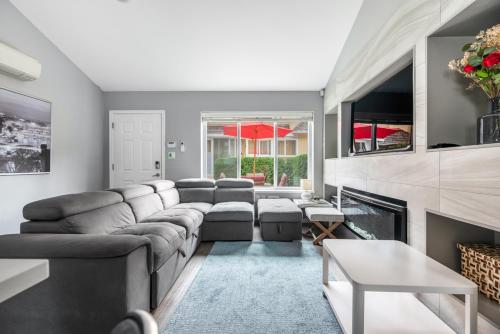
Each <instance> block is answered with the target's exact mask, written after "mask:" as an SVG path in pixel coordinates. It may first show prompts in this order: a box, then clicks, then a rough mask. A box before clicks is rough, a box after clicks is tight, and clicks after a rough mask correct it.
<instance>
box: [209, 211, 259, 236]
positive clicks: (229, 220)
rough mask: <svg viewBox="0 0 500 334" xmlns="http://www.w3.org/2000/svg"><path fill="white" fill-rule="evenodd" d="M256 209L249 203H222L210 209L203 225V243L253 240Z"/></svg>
mask: <svg viewBox="0 0 500 334" xmlns="http://www.w3.org/2000/svg"><path fill="white" fill-rule="evenodd" d="M253 221H254V207H253V204H250V203H247V202H222V203H217V204H215V205H214V206H212V207H211V208H210V211H208V213H207V214H206V215H205V221H204V222H203V224H202V225H201V237H202V240H203V241H215V240H219V241H220V240H222V241H236V240H252V239H253Z"/></svg>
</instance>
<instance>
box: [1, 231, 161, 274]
mask: <svg viewBox="0 0 500 334" xmlns="http://www.w3.org/2000/svg"><path fill="white" fill-rule="evenodd" d="M140 247H146V248H147V249H148V251H147V253H148V256H147V264H148V268H150V271H152V268H153V261H152V250H151V241H150V240H149V239H148V238H146V237H143V236H137V235H92V234H7V235H1V236H0V258H24V259H26V258H46V259H60V258H73V259H85V258H113V257H120V256H124V255H128V254H130V253H132V252H133V251H134V250H136V249H138V248H140Z"/></svg>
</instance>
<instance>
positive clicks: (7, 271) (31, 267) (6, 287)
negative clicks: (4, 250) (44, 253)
mask: <svg viewBox="0 0 500 334" xmlns="http://www.w3.org/2000/svg"><path fill="white" fill-rule="evenodd" d="M48 277H49V261H48V260H45V259H0V303H1V302H3V301H4V300H7V299H9V298H10V297H13V296H15V295H16V294H18V293H20V292H22V291H24V290H26V289H29V288H30V287H32V286H33V285H35V284H37V283H40V282H41V281H43V280H45V279H47V278H48Z"/></svg>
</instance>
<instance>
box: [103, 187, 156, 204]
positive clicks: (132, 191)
mask: <svg viewBox="0 0 500 334" xmlns="http://www.w3.org/2000/svg"><path fill="white" fill-rule="evenodd" d="M108 191H112V192H115V193H118V194H120V195H122V196H123V199H124V200H125V201H126V200H129V199H132V198H136V197H141V196H146V195H149V194H152V193H154V189H153V187H150V186H145V185H142V184H132V185H129V186H125V187H121V188H112V189H108Z"/></svg>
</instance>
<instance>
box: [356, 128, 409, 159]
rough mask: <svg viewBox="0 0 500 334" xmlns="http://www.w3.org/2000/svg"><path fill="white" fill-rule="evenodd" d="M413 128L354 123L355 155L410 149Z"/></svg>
mask: <svg viewBox="0 0 500 334" xmlns="http://www.w3.org/2000/svg"><path fill="white" fill-rule="evenodd" d="M412 130H413V126H412V125H408V124H378V123H354V124H353V136H352V144H353V151H354V152H355V153H363V152H373V151H389V150H401V149H409V148H411V142H412Z"/></svg>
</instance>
